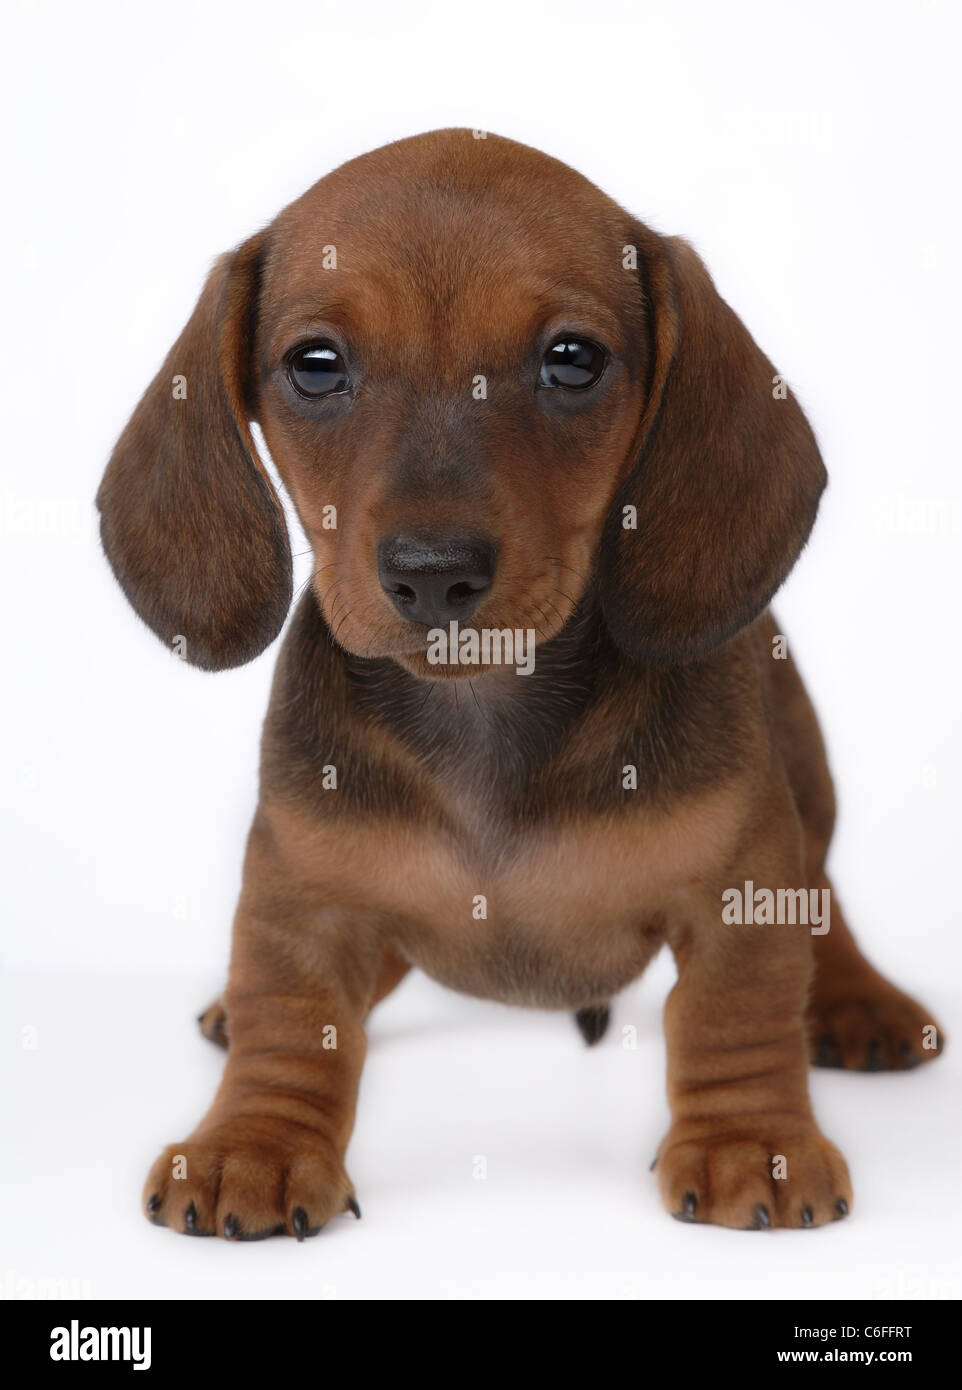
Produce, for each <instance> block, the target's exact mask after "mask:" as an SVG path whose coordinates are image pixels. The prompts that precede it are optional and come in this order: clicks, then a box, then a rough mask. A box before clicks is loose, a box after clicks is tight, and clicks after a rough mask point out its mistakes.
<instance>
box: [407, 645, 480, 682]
mask: <svg viewBox="0 0 962 1390" xmlns="http://www.w3.org/2000/svg"><path fill="white" fill-rule="evenodd" d="M392 660H393V661H396V662H397V664H398V665H399V666H403V667H404V669H405V671H407V672H408V673H409V674H410V675H412V676H417V678H418V680H428V681H470V680H477V679H478V678H479V677H480V676H484V675H486V674H487V673H488V671H490V670H491V669H492V668H491V667H490V666H462V665H457V666H455V665H453V664H446V663H438V664H437V665H435V664H433V663H432V662H430V661H429V660H428V656H427V652H426V651H418V652H397V653H395V654H394V655H393V656H392Z"/></svg>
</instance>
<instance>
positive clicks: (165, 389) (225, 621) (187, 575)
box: [97, 234, 292, 671]
mask: <svg viewBox="0 0 962 1390" xmlns="http://www.w3.org/2000/svg"><path fill="white" fill-rule="evenodd" d="M265 242H266V235H265V234H260V235H258V236H256V237H252V238H251V239H250V241H246V242H244V244H243V245H242V246H241V247H239V248H238V250H236V251H234V252H232V253H230V254H228V255H226V256H222V257H221V258H220V260H219V261H217V263H216V265H215V266H214V269H213V270H212V271H211V273H210V275H209V276H208V279H207V283H206V284H205V286H204V289H203V291H202V292H201V296H200V299H199V300H198V303H197V307H196V308H195V310H194V312H193V314H192V315H191V318H190V321H189V322H188V324H187V327H186V328H185V329H184V331H183V333H182V334H181V335H180V337H179V338H178V340H177V342H176V343H175V344H174V346H173V348H172V349H171V351H170V353H169V354H168V356H167V359H166V361H165V362H164V365H163V366H162V367H161V369H160V371H159V372H158V373H157V376H156V377H155V378H154V380H153V381H152V382H151V384H150V386H148V388H147V391H146V393H145V394H144V397H143V399H142V400H141V402H140V404H139V405H138V406H137V409H136V410H135V411H134V413H133V415H132V417H131V419H130V422H129V424H128V425H127V428H126V429H125V430H124V432H123V434H122V435H121V436H120V439H119V441H118V443H117V446H116V448H115V449H114V452H113V454H112V456H111V459H110V462H109V464H108V465H107V471H106V473H105V474H104V477H103V481H102V482H101V484H100V490H99V492H98V493H97V505H98V507H99V508H100V512H101V520H100V533H101V537H102V539H103V545H104V550H105V551H106V552H107V557H108V559H109V560H110V563H111V566H112V567H113V571H114V574H115V575H116V577H117V580H118V582H119V583H120V586H121V588H122V589H123V591H124V593H125V594H126V595H127V597H128V599H129V600H130V602H131V604H132V605H133V607H134V608H135V609H136V611H137V613H139V615H140V616H141V618H143V620H144V622H146V623H147V625H148V626H149V627H151V628H153V630H154V632H156V633H157V635H158V637H160V638H161V640H162V641H163V642H165V643H167V644H168V645H171V644H172V643H173V642H174V641H175V640H176V639H178V638H179V639H182V641H183V644H184V647H183V651H182V654H183V655H184V656H185V657H186V658H187V660H188V661H190V662H192V663H193V664H194V665H195V666H202V667H204V668H205V669H206V670H209V671H218V670H222V669H224V668H225V667H228V666H241V665H243V663H244V662H245V661H250V660H251V659H252V658H253V657H255V656H257V655H258V654H259V653H260V652H262V651H263V650H264V648H265V647H266V646H267V645H268V643H270V642H272V641H273V639H274V638H275V637H276V636H277V634H278V632H279V631H280V629H281V626H282V625H283V622H284V618H285V616H286V614H287V610H288V608H289V606H290V601H291V585H292V577H291V554H290V546H289V544H288V540H287V531H286V528H285V525H284V515H283V512H282V510H281V506H280V503H279V501H278V498H277V493H276V492H275V490H274V487H273V484H272V483H271V481H270V478H269V477H268V476H267V474H266V473H265V471H264V469H263V467H262V466H261V464H260V462H259V461H258V458H257V453H256V450H255V448H254V443H253V439H252V438H251V432H250V424H249V421H250V419H251V415H252V411H251V401H252V396H253V393H252V390H251V381H250V376H251V367H250V358H251V353H252V345H253V337H254V330H255V324H256V316H257V299H258V288H259V282H260V268H261V258H262V256H263V253H264V249H265Z"/></svg>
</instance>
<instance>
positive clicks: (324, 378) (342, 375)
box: [287, 343, 351, 396]
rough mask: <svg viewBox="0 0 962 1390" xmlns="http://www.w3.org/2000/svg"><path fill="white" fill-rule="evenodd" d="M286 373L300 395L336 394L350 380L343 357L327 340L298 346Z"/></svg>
mask: <svg viewBox="0 0 962 1390" xmlns="http://www.w3.org/2000/svg"><path fill="white" fill-rule="evenodd" d="M287 374H288V376H289V377H290V380H291V385H292V386H293V387H294V390H295V391H297V392H298V394H299V395H301V396H336V395H340V394H341V392H343V391H347V390H348V388H349V387H350V384H351V379H350V377H349V376H348V374H347V367H346V366H345V365H344V359H343V357H342V356H341V354H340V353H339V352H338V351H337V349H336V348H332V347H330V346H329V345H328V344H327V343H313V344H311V346H310V347H303V348H298V349H297V351H296V352H295V353H292V354H291V357H290V360H289V361H288V364H287Z"/></svg>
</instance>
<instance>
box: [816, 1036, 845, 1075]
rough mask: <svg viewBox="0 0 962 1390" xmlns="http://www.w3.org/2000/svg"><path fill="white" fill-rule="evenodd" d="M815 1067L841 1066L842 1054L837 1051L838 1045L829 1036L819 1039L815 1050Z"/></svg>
mask: <svg viewBox="0 0 962 1390" xmlns="http://www.w3.org/2000/svg"><path fill="white" fill-rule="evenodd" d="M814 1061H815V1065H816V1066H817V1067H840V1066H841V1065H842V1054H841V1052H840V1051H839V1047H838V1043H837V1042H836V1041H835V1039H834V1038H833V1037H831V1036H830V1035H829V1034H827V1033H826V1034H825V1035H824V1037H821V1038H819V1040H818V1045H817V1047H816V1048H815V1057H814Z"/></svg>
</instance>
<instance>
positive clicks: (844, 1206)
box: [835, 1197, 848, 1221]
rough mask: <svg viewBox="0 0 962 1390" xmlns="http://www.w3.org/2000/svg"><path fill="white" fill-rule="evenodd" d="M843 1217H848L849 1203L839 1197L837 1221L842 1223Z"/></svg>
mask: <svg viewBox="0 0 962 1390" xmlns="http://www.w3.org/2000/svg"><path fill="white" fill-rule="evenodd" d="M843 1216H848V1202H846V1200H845V1198H844V1197H839V1199H838V1201H837V1202H836V1203H835V1220H836V1221H841V1219H842V1217H843Z"/></svg>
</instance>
